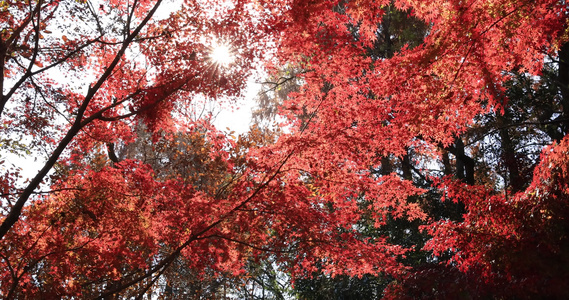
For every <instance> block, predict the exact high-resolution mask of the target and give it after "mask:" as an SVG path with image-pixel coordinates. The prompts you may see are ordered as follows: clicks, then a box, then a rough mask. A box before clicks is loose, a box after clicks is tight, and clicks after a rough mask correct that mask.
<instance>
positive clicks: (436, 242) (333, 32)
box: [0, 0, 569, 299]
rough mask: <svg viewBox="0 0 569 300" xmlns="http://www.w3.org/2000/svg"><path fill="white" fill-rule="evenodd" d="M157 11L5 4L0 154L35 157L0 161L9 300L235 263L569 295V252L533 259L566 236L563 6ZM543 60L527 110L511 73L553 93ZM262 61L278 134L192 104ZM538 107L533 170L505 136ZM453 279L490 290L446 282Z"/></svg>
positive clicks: (96, 290) (0, 231)
mask: <svg viewBox="0 0 569 300" xmlns="http://www.w3.org/2000/svg"><path fill="white" fill-rule="evenodd" d="M170 4H171V6H169V5H168V6H167V5H166V3H162V1H160V0H158V1H147V0H145V1H133V2H130V1H126V2H122V1H109V2H104V3H95V2H89V1H84V2H83V1H35V2H34V1H4V2H2V4H1V7H0V15H1V16H2V18H1V20H0V22H1V24H2V25H1V26H2V33H1V41H0V55H1V56H2V57H3V60H2V62H1V63H0V66H1V67H0V68H1V69H2V75H3V76H2V80H1V81H0V87H1V88H0V90H1V91H2V99H1V100H2V101H0V117H1V120H2V124H3V127H2V145H3V146H2V147H4V148H3V150H5V151H12V152H15V153H17V154H20V155H22V156H30V155H32V153H33V154H34V155H37V156H42V157H44V158H45V160H40V161H42V162H45V163H44V164H43V166H42V167H41V168H40V170H39V171H38V173H37V175H35V176H34V177H33V178H31V179H30V180H28V181H24V180H21V175H20V172H19V171H18V170H17V169H14V168H12V169H10V168H8V167H4V168H3V170H2V172H3V174H2V176H1V187H2V203H1V204H2V208H3V213H2V214H3V215H2V219H1V222H2V224H1V225H0V259H1V262H0V276H1V277H0V278H1V280H2V282H3V285H2V287H1V288H0V293H1V295H2V296H3V297H4V298H7V299H14V298H26V297H27V298H42V297H43V298H46V297H47V298H49V297H68V298H72V297H81V298H109V297H113V296H120V297H124V298H129V297H134V298H139V299H140V298H143V297H144V295H146V294H150V293H152V292H156V293H159V294H161V295H166V296H167V295H168V294H169V293H172V291H171V290H170V291H169V290H168V289H169V288H164V289H161V288H159V287H157V285H158V284H157V283H159V282H160V281H161V280H164V281H166V282H168V284H169V285H168V286H169V287H170V288H172V285H177V286H179V287H181V288H182V287H184V286H187V285H190V286H191V284H189V283H188V282H191V281H192V280H195V278H197V280H200V279H201V278H206V277H208V276H214V277H215V276H216V275H217V274H231V275H232V276H235V277H236V278H239V276H242V275H243V272H245V271H246V270H247V267H246V264H247V263H248V262H253V264H252V265H254V264H261V265H262V264H263V261H265V260H268V261H270V262H271V263H274V264H277V265H279V266H281V267H282V268H283V270H285V271H286V272H288V273H289V274H291V276H292V277H293V278H302V277H306V276H311V275H313V274H325V276H332V277H334V276H340V275H341V276H348V277H362V278H368V277H369V276H370V275H382V276H385V278H395V279H397V281H395V282H393V283H392V284H391V285H390V287H389V289H388V290H387V291H386V294H385V295H386V296H388V297H404V295H406V294H409V293H408V292H409V291H413V290H414V289H415V290H422V291H423V290H426V291H433V289H432V287H433V286H437V288H436V289H435V291H436V292H440V293H443V292H446V293H447V294H444V295H454V294H452V293H454V292H457V293H460V292H462V291H463V290H464V289H467V290H468V289H470V290H468V293H471V294H472V295H478V296H480V295H486V294H483V293H490V294H492V293H493V292H497V291H499V292H501V293H503V295H504V296H508V295H519V296H520V297H523V296H524V295H530V294H527V292H528V291H531V292H533V293H543V295H551V296H556V297H561V296H563V293H564V292H563V291H561V290H558V289H554V288H553V287H554V286H555V285H557V286H564V284H565V283H566V282H565V281H564V279H563V277H562V276H561V275H562V274H563V270H565V269H566V268H565V264H564V263H563V264H559V265H558V267H557V268H550V267H548V266H549V265H551V262H552V261H557V260H559V259H561V258H562V257H563V253H564V251H565V250H566V243H567V241H566V237H564V235H563V232H565V229H566V224H565V223H566V222H565V221H564V217H563V216H564V215H565V210H566V204H565V202H564V200H566V199H567V187H566V185H567V178H566V175H567V170H566V169H567V161H568V160H567V149H568V147H569V146H568V143H567V139H565V138H564V136H565V135H566V134H567V128H568V127H567V125H566V124H567V119H569V117H568V113H567V112H568V111H567V109H568V108H569V105H564V104H565V103H566V102H567V101H568V99H569V96H567V88H566V85H567V83H569V79H568V78H569V76H568V75H567V74H566V72H567V63H566V62H567V60H566V56H567V53H569V52H568V51H569V50H567V49H566V48H567V46H566V44H564V43H565V42H566V41H567V32H566V31H567V29H566V27H567V11H566V7H565V4H564V3H563V2H562V1H551V0H539V1H529V0H528V1H510V0H499V1H498V0H486V1H463V0H447V1H443V0H440V1H432V2H429V3H426V2H424V1H412V0H400V1H367V0H358V1H327V0H318V1H301V0H282V1H270V2H269V1H235V2H230V1H226V2H224V1H197V0H195V1H180V2H173V3H170ZM161 7H168V9H169V10H171V11H162V12H160V11H159V8H161ZM161 14H162V15H161ZM70 20H71V21H73V22H70ZM212 39H213V40H216V42H217V43H225V42H227V43H230V44H231V47H232V48H233V49H234V52H235V54H236V55H235V61H234V62H233V66H232V67H231V68H227V69H225V68H222V67H221V66H220V65H218V64H215V63H214V62H213V61H212V60H211V59H209V57H208V55H209V53H210V52H211V50H212V49H211V45H212V43H211V40H212ZM271 45H276V46H275V47H276V52H274V53H271V54H268V53H269V52H268V50H269V49H270V48H271ZM548 56H550V57H551V58H553V59H558V60H559V62H558V63H557V67H556V68H557V69H555V68H554V69H553V71H552V70H551V69H547V68H545V70H546V71H548V70H549V71H551V72H555V70H557V75H556V76H554V77H556V78H555V79H556V80H558V81H559V82H561V84H557V85H556V86H557V87H558V88H559V91H554V92H553V94H554V96H553V97H554V98H555V97H558V96H559V95H560V97H558V98H559V99H561V100H559V101H557V100H556V102H555V107H554V106H549V107H550V109H543V110H540V109H537V107H539V104H537V103H536V100H535V99H538V100H540V101H541V100H544V101H547V99H548V96H547V95H551V93H550V94H547V93H545V95H546V96H544V97H542V98H539V97H528V99H524V98H522V97H521V96H520V95H519V94H520V92H519V91H517V90H516V88H519V87H522V86H523V85H522V84H523V81H524V78H529V82H530V83H529V86H530V88H529V89H528V87H527V86H526V87H523V88H521V89H522V90H524V91H525V90H534V91H536V94H537V91H541V90H543V89H540V87H539V86H538V85H539V84H536V82H535V80H534V79H533V78H534V77H540V78H544V80H543V81H542V83H544V84H541V85H542V86H544V87H547V84H545V82H547V81H546V80H545V79H546V78H547V72H545V73H544V72H542V70H544V63H546V61H547V60H548V59H550V58H548ZM261 60H266V63H267V65H268V66H269V67H271V66H273V67H276V68H278V69H280V70H283V69H288V70H291V71H290V72H289V73H288V74H285V75H286V76H288V77H287V78H289V79H286V80H285V81H286V82H288V83H294V84H292V85H291V86H289V87H285V90H286V91H287V92H288V91H292V92H290V93H287V95H286V100H285V101H284V102H283V103H282V109H281V114H282V115H283V116H285V117H288V120H287V123H286V124H284V126H285V129H284V130H283V131H282V132H280V133H279V137H278V140H276V141H274V139H275V136H276V135H274V133H271V132H270V131H268V130H261V129H259V128H253V129H252V130H251V131H250V132H249V133H248V134H247V135H244V136H242V137H240V138H239V139H237V140H234V139H233V138H230V137H228V136H227V135H225V134H223V133H222V132H220V131H217V130H216V129H215V128H213V126H212V125H211V124H210V123H209V122H208V121H206V120H203V119H199V120H192V119H189V118H188V115H191V114H192V106H191V104H192V103H195V101H199V99H200V98H203V97H208V98H221V97H223V96H232V95H237V94H239V93H240V90H241V89H242V88H243V84H244V82H245V81H246V80H245V79H246V78H247V76H248V75H249V74H250V72H251V70H252V69H253V68H255V62H257V61H261ZM283 66H284V67H283ZM293 70H294V71H293ZM544 74H545V75H544ZM275 76H276V78H278V77H279V74H277V73H275ZM64 78H65V79H64ZM292 81H294V82H292ZM282 83H283V82H281V81H280V80H277V82H276V83H275V84H274V86H275V87H279V86H281V85H282ZM532 84H533V85H535V88H534V87H532ZM545 90H547V89H545ZM277 92H278V91H277ZM522 94H523V93H522ZM281 96H284V95H281ZM508 98H510V99H508ZM513 98H516V99H513ZM537 102H539V101H537ZM557 106H558V107H557ZM517 107H522V108H524V107H533V108H534V109H530V110H528V111H527V112H525V113H519V110H517V109H516V108H517ZM552 107H553V108H552ZM558 108H561V111H559V109H558ZM270 114H273V112H270ZM270 114H269V115H270ZM532 114H536V115H538V117H537V119H538V121H539V122H536V123H540V124H541V125H551V126H553V127H551V126H550V127H547V128H545V127H543V126H542V127H539V128H536V129H535V132H541V133H545V134H546V135H548V136H549V137H550V139H549V140H547V139H545V138H541V137H538V138H537V139H539V140H540V142H542V144H548V143H551V142H552V141H555V143H554V144H553V145H552V146H549V147H547V148H545V149H544V150H543V151H542V154H541V158H540V159H539V161H538V159H537V158H531V157H530V158H528V159H527V160H522V159H520V155H518V154H517V153H518V152H516V151H517V150H516V147H515V146H516V145H524V142H523V139H522V138H521V137H520V136H521V135H515V134H514V132H510V131H508V128H510V127H512V126H513V125H514V122H522V123H524V122H525V123H528V122H534V121H533V120H534V119H535V118H536V117H535V116H534V115H532ZM484 118H486V119H484ZM516 118H517V119H516ZM481 120H482V121H481ZM484 120H486V121H484ZM546 123H547V124H546ZM490 124H491V125H490ZM541 125H540V126H541ZM484 126H486V128H498V130H497V132H498V137H497V138H496V139H499V141H500V145H501V151H502V152H501V154H500V159H499V161H503V162H505V165H504V167H503V168H502V169H498V168H494V169H493V168H492V166H491V165H490V164H487V165H481V164H479V163H478V162H477V158H478V157H486V156H488V155H489V154H488V153H489V152H484V149H482V150H480V151H473V149H474V148H473V147H471V144H470V141H471V140H476V139H477V138H478V135H477V133H478V132H479V131H485V130H482V129H480V128H484ZM477 130H478V131H477ZM492 130H493V129H492ZM482 136H485V135H484V134H482ZM535 136H536V137H537V136H538V135H537V134H536V135H535ZM21 137H23V138H21ZM26 151H29V153H28V152H26ZM525 153H526V154H528V153H530V152H529V151H527V152H525ZM531 153H533V154H531V155H533V156H535V151H534V152H531ZM476 155H479V156H476ZM516 155H518V156H516ZM531 155H529V154H528V155H526V156H528V157H529V156H531ZM433 164H435V165H438V166H440V168H439V169H440V170H442V171H441V172H438V173H437V172H429V171H428V170H426V169H428V168H429V165H433ZM483 170H496V171H495V172H494V171H492V172H494V173H492V174H499V173H500V172H503V173H504V174H507V175H505V176H503V177H502V178H506V177H507V178H508V181H506V182H508V184H507V186H506V187H503V188H500V187H498V186H497V184H496V183H495V182H494V183H493V179H492V178H490V176H487V177H484V176H482V175H480V174H481V172H483ZM477 172H478V173H477ZM532 172H533V173H532ZM440 173H442V174H440ZM531 174H533V180H532V182H531V184H529V183H528V184H526V183H523V184H522V183H520V182H519V181H521V180H522V179H521V178H526V179H527V178H530V177H531ZM443 175H448V176H446V177H445V176H443ZM452 175H454V176H452ZM496 176H498V175H496ZM495 178H496V177H495ZM46 189H47V190H46ZM441 197H442V198H445V199H446V200H444V201H447V202H441V200H440V198H441ZM451 201H455V202H457V203H460V204H458V205H457V206H453V205H451V204H449V202H451ZM441 207H443V208H441ZM419 225H422V226H419ZM419 228H420V229H422V231H421V232H419V231H416V230H415V229H417V230H418V229H419ZM407 230H415V231H413V232H415V233H414V234H417V235H415V236H414V237H413V238H408V239H407V240H405V238H404V237H405V235H407V232H408V231H407ZM409 232H411V231H409ZM535 232H537V233H539V234H538V236H539V237H538V238H536V237H535ZM536 243H538V244H539V245H544V246H543V247H544V248H543V249H537V250H536V249H535V247H534V246H533V245H535V244H536ZM423 244H425V246H424V247H423ZM510 249H514V251H513V253H515V255H506V253H510V252H512V251H510ZM418 251H421V252H420V253H419V252H418ZM425 253H428V254H425ZM426 255H427V256H426ZM425 257H428V258H429V259H430V260H431V261H435V263H431V264H426V263H427V262H426V258H425ZM527 260H531V261H532V262H531V263H527V262H526V261H527ZM563 262H564V261H563ZM250 266H251V265H250ZM176 268H183V269H186V270H190V271H188V272H186V273H182V272H176ZM249 271H250V273H254V270H251V269H249ZM429 274H440V275H441V276H440V277H441V281H439V282H435V283H434V284H433V283H430V282H426V283H425V276H429ZM455 275H456V276H455ZM452 277H456V278H458V279H459V280H462V282H467V281H469V279H471V278H477V281H476V283H480V286H485V287H486V289H485V290H484V291H482V292H479V294H475V293H476V292H477V291H476V290H475V289H474V288H473V286H474V284H472V285H464V286H463V287H462V290H461V289H460V288H458V289H453V288H455V287H456V286H449V287H448V288H447V290H446V291H441V289H444V288H441V287H440V286H443V285H444V283H445V282H446V281H445V280H448V278H452ZM341 278H347V277H341ZM508 282H510V283H513V285H512V286H511V288H509V289H503V288H502V287H503V286H504V285H506V283H508ZM437 284H440V285H437ZM538 287H541V289H540V288H538ZM445 288H446V287H445ZM212 289H213V290H215V287H213V288H212ZM545 289H549V292H547V293H546V291H545ZM489 291H490V292H489ZM536 291H538V292H536ZM212 293H215V291H213V292H212ZM373 293H375V292H372V294H373ZM548 293H549V294H548ZM210 295H211V296H213V294H210ZM439 295H443V294H439Z"/></svg>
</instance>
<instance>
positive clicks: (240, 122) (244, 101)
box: [213, 77, 261, 134]
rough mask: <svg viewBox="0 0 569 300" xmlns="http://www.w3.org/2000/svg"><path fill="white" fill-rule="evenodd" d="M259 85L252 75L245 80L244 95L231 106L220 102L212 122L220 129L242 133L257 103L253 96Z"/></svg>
mask: <svg viewBox="0 0 569 300" xmlns="http://www.w3.org/2000/svg"><path fill="white" fill-rule="evenodd" d="M260 88H261V85H260V84H258V83H256V82H255V80H254V78H253V77H249V80H247V87H246V90H245V96H244V97H242V98H238V99H236V100H235V104H234V105H232V106H233V107H227V106H228V105H227V103H226V104H222V107H221V108H220V109H221V110H220V112H219V114H218V115H217V117H216V118H215V120H214V122H213V124H214V125H215V127H216V128H217V129H219V130H222V131H227V129H228V128H229V131H235V133H236V134H242V133H246V132H247V131H249V126H250V125H251V120H252V112H253V111H252V110H253V108H254V107H255V106H256V105H257V103H256V102H255V97H256V96H257V93H258V92H259V90H260Z"/></svg>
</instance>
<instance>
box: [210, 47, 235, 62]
mask: <svg viewBox="0 0 569 300" xmlns="http://www.w3.org/2000/svg"><path fill="white" fill-rule="evenodd" d="M211 59H212V60H213V62H215V63H216V64H219V65H222V66H227V65H229V64H230V63H232V62H233V54H232V53H231V49H229V46H227V45H214V47H213V48H212V51H211Z"/></svg>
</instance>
